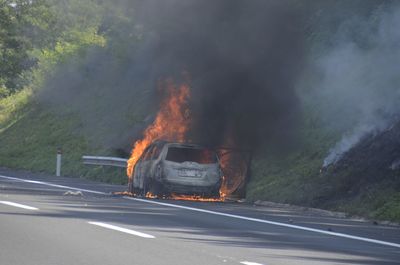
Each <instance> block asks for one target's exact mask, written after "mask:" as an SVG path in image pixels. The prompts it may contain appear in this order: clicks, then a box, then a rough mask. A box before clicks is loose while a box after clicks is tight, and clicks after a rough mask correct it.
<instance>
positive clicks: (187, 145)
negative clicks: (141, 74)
mask: <svg viewBox="0 0 400 265" xmlns="http://www.w3.org/2000/svg"><path fill="white" fill-rule="evenodd" d="M151 145H163V146H164V145H168V147H183V148H193V149H206V147H205V146H202V145H199V144H192V143H182V142H169V141H165V140H157V141H154V142H153V143H152V144H151Z"/></svg>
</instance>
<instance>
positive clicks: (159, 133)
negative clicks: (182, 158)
mask: <svg viewBox="0 0 400 265" xmlns="http://www.w3.org/2000/svg"><path fill="white" fill-rule="evenodd" d="M165 83H166V93H167V96H166V97H165V99H164V100H163V101H162V102H161V108H160V110H159V111H158V113H157V116H156V119H155V120H154V122H153V123H152V124H151V125H150V126H149V127H147V129H146V130H145V131H144V134H143V138H142V139H141V140H138V141H136V142H135V145H134V148H133V150H132V153H131V157H130V158H129V159H128V165H127V172H126V173H127V175H128V177H129V178H130V179H131V178H132V177H133V170H134V167H135V164H136V162H137V161H138V159H139V158H140V156H141V155H142V153H143V151H144V150H145V149H146V147H147V146H149V145H150V144H151V143H152V142H154V141H155V140H167V141H177V142H183V141H185V136H186V133H187V131H188V129H189V125H190V112H189V106H188V100H189V98H190V90H189V86H188V85H187V84H182V85H180V86H176V85H175V83H174V82H173V81H172V80H167V81H166V82H165Z"/></svg>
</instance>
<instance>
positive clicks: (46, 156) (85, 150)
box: [0, 91, 126, 184]
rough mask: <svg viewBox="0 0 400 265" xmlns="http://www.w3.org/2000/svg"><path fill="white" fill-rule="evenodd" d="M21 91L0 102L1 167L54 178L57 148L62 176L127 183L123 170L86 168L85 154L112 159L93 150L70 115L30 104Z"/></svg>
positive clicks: (96, 148)
mask: <svg viewBox="0 0 400 265" xmlns="http://www.w3.org/2000/svg"><path fill="white" fill-rule="evenodd" d="M30 97H31V93H30V92H29V91H22V92H20V93H18V94H15V95H13V96H11V97H8V98H6V99H2V100H1V101H0V146H1V148H0V166H3V167H8V168H16V169H25V170H29V171H32V172H45V173H49V174H55V161H56V160H55V158H56V151H57V148H58V147H60V148H62V150H63V157H62V175H64V176H73V177H83V178H89V179H94V180H101V181H106V182H110V183H118V184H122V183H126V175H125V172H124V170H123V169H118V168H103V167H101V166H85V165H83V164H82V162H81V157H82V155H84V154H96V155H113V152H112V151H111V150H107V149H104V148H102V147H101V146H93V144H90V143H89V142H88V140H87V139H86V138H85V136H84V134H83V133H82V132H81V127H82V126H81V121H80V120H79V118H78V117H77V116H75V115H73V114H68V115H67V114H58V113H57V110H56V109H52V108H50V107H44V106H41V105H39V104H37V103H35V102H34V101H33V100H29V99H30Z"/></svg>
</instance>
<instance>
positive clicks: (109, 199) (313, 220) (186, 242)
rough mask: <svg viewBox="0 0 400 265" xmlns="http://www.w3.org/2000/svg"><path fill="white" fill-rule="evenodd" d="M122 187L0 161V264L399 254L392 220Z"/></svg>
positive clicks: (346, 258) (324, 260) (267, 264)
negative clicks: (138, 192)
mask: <svg viewBox="0 0 400 265" xmlns="http://www.w3.org/2000/svg"><path fill="white" fill-rule="evenodd" d="M124 189H125V187H122V186H117V185H105V184H100V183H95V182H89V181H85V180H81V179H74V178H56V177H51V176H40V175H33V174H29V173H24V172H13V171H9V170H3V169H0V235H1V237H0V246H1V247H0V264H2V265H3V264H4V265H14V264H16V265H23V264H30V265H36V264H37V265H47V264H48V265H50V264H51V265H55V264H56V265H58V264H60V265H61V264H68V265H71V264H74V265H81V264H96V265H101V264H107V265H108V264H124V265H126V264H138V265H147V264H149V265H150V264H152V265H156V264H191V265H204V264H207V265H212V264H245V265H246V264H247V265H257V264H264V265H275V264H285V265H286V264H307V265H309V264H400V228H399V227H397V226H384V225H374V224H372V223H371V222H367V221H361V220H352V219H343V218H335V217H330V216H323V215H317V214H309V213H307V212H301V211H296V210H289V209H285V208H279V207H258V206H257V207H256V206H252V205H246V204H238V203H201V202H186V201H167V200H157V199H155V200H148V199H135V198H128V197H122V196H112V195H110V192H113V191H122V190H124ZM77 191H81V192H77Z"/></svg>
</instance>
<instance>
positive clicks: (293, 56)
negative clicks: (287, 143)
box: [137, 0, 304, 148]
mask: <svg viewBox="0 0 400 265" xmlns="http://www.w3.org/2000/svg"><path fill="white" fill-rule="evenodd" d="M155 2H156V3H155ZM137 11H140V12H139V14H141V15H142V16H140V15H139V20H140V19H143V20H142V22H143V23H144V25H145V27H148V28H149V29H150V31H151V32H152V36H153V38H154V40H155V45H154V46H153V47H152V48H153V49H152V50H151V51H149V52H151V53H152V54H153V58H154V61H153V62H152V63H154V64H155V65H158V67H157V68H158V73H157V77H160V76H163V75H166V76H170V75H175V76H177V77H179V74H180V73H181V72H182V71H187V72H188V73H189V76H190V80H191V86H192V102H191V103H192V104H191V105H192V115H193V122H194V123H193V128H192V131H191V137H190V138H192V140H193V141H195V142H201V143H203V144H208V145H213V146H216V145H226V144H228V145H232V144H233V145H235V146H236V147H251V148H252V147H255V146H257V145H259V144H263V143H266V142H270V141H271V139H274V140H277V139H278V140H283V139H285V140H286V137H288V136H289V134H290V133H288V132H290V130H291V129H292V128H293V126H292V125H293V124H294V122H295V120H296V113H298V112H297V111H298V99H297V97H296V92H295V89H294V84H295V81H296V78H297V75H298V73H299V70H300V68H301V65H302V61H303V42H304V31H303V30H304V29H303V24H304V21H303V20H304V17H303V14H304V13H303V12H300V6H299V5H298V4H296V2H295V1H264V0H263V1H235V0H234V1H232V0H227V1H193V0H191V1H162V2H160V1H150V2H147V1H146V3H142V5H141V6H140V7H139V8H138V9H137ZM159 66H161V68H160V67H159ZM228 138H229V139H228Z"/></svg>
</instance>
